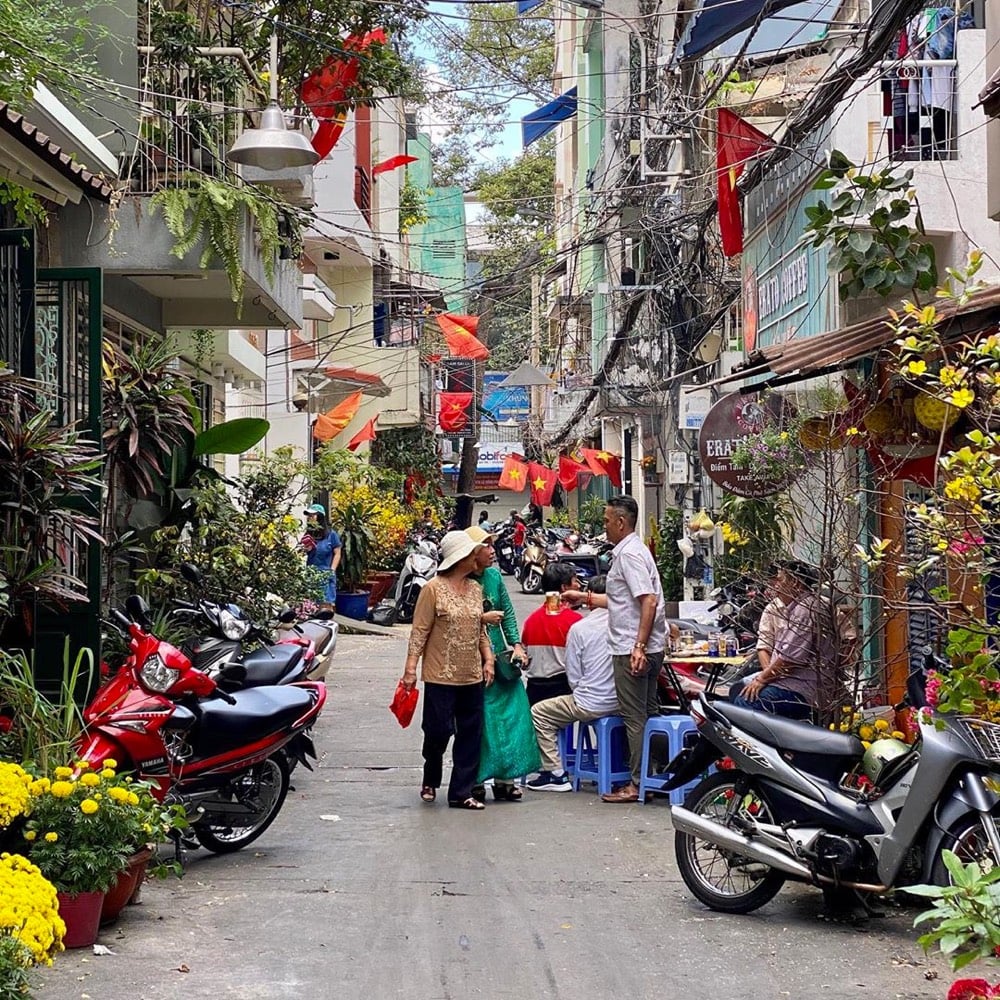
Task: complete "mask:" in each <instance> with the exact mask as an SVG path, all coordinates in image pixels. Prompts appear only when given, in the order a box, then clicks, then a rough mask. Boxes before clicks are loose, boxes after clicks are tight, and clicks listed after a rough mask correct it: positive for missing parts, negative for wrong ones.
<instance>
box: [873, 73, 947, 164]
mask: <svg viewBox="0 0 1000 1000" xmlns="http://www.w3.org/2000/svg"><path fill="white" fill-rule="evenodd" d="M881 83H882V127H881V131H882V132H883V133H884V136H885V138H884V140H883V141H884V142H887V143H888V148H885V146H884V145H882V148H881V149H877V150H872V151H871V152H873V153H874V154H875V155H885V154H888V155H889V156H890V158H892V159H894V160H954V159H956V158H957V157H958V127H957V126H958V116H957V111H958V60H956V59H909V60H905V61H903V62H901V63H893V64H892V65H891V67H889V68H888V71H887V72H886V73H885V75H884V76H883V77H882V81H881Z"/></svg>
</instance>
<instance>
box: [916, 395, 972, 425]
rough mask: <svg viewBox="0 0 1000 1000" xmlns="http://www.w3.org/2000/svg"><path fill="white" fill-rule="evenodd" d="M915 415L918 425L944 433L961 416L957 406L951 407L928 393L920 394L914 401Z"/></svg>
mask: <svg viewBox="0 0 1000 1000" xmlns="http://www.w3.org/2000/svg"><path fill="white" fill-rule="evenodd" d="M913 415H914V416H915V417H916V418H917V423H919V424H920V425H921V426H923V427H926V428H927V429H928V430H931V431H943V430H946V429H947V428H949V427H951V426H952V424H954V423H955V421H956V420H958V418H959V416H961V411H960V410H959V409H958V407H957V406H949V405H948V404H947V403H946V402H944V400H941V399H938V398H937V397H936V396H932V395H930V393H927V392H918V393H917V395H916V397H915V398H914V400H913Z"/></svg>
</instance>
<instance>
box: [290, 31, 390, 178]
mask: <svg viewBox="0 0 1000 1000" xmlns="http://www.w3.org/2000/svg"><path fill="white" fill-rule="evenodd" d="M376 43H377V44H380V45H385V43H386V37H385V31H384V30H383V29H382V28H376V29H375V30H374V31H369V32H367V34H364V35H348V37H347V38H345V39H344V41H343V52H340V53H337V54H336V55H332V56H330V57H329V58H328V59H327V60H326V62H324V63H323V65H322V66H320V67H319V68H318V69H315V70H313V71H312V73H310V74H309V76H307V77H306V79H305V80H304V81H303V82H302V86H301V88H300V89H299V96H300V97H301V99H302V103H303V104H304V105H305V106H306V107H307V108H308V109H309V110H310V111H311V112H312V113H313V115H314V116H315V118H316V120H317V121H318V122H319V123H320V125H319V128H318V129H317V130H316V133H315V135H313V137H312V146H313V149H314V150H316V152H317V154H318V155H319V158H320V160H323V159H325V158H326V157H327V156H328V155H329V153H330V151H331V150H332V149H333V147H334V146H335V145H336V144H337V140H338V139H339V138H340V136H341V133H342V132H343V131H344V124H345V122H346V121H347V111H348V104H349V102H350V99H351V96H352V95H351V89H352V88H353V87H354V86H355V84H356V83H357V82H358V76H359V74H360V72H361V62H360V60H359V59H357V58H356V57H354V56H352V55H351V54H350V53H354V52H356V53H358V54H360V53H362V52H364V51H365V49H367V48H368V46H369V45H373V44H376Z"/></svg>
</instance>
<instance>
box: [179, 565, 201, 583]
mask: <svg viewBox="0 0 1000 1000" xmlns="http://www.w3.org/2000/svg"><path fill="white" fill-rule="evenodd" d="M180 570H181V576H182V577H184V579H185V580H187V582H188V583H193V584H196V585H198V584H200V583H201V582H202V580H203V579H204V577H203V576H202V572H201V570H200V569H198V567H197V566H195V565H194V563H189V562H186V563H181V566H180Z"/></svg>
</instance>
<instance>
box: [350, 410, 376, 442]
mask: <svg viewBox="0 0 1000 1000" xmlns="http://www.w3.org/2000/svg"><path fill="white" fill-rule="evenodd" d="M376 420H378V414H377V413H376V414H375V416H374V417H372V418H371V420H369V421H368V423H367V424H365V426H364V427H362V428H361V430H359V431H358V433H357V434H355V435H354V437H352V438H351V440H350V441H348V442H347V450H348V451H355V450H357V449H358V448H360V447H361V445H363V444H364V443H365V442H366V441H374V440H375V421H376Z"/></svg>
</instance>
